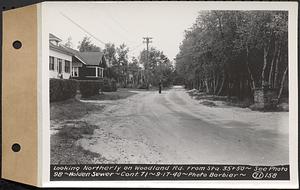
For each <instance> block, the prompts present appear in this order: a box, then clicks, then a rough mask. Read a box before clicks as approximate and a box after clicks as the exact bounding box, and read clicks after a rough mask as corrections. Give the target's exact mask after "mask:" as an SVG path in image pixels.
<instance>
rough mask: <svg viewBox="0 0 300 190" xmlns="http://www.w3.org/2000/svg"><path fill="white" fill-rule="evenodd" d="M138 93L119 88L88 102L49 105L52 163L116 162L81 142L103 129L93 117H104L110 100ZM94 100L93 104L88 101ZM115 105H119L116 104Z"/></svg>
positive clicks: (64, 102)
mask: <svg viewBox="0 0 300 190" xmlns="http://www.w3.org/2000/svg"><path fill="white" fill-rule="evenodd" d="M135 94H137V93H136V92H133V91H132V90H130V89H119V90H118V91H116V92H103V93H102V94H100V95H96V96H93V97H90V98H87V99H80V97H77V98H76V99H69V100H66V101H61V102H53V103H51V104H50V118H51V119H50V120H51V121H50V123H51V126H50V130H51V164H85V163H94V162H95V160H96V161H97V162H101V163H113V161H111V160H107V159H105V158H104V157H102V155H100V154H98V153H94V152H91V151H88V150H85V149H83V148H82V147H81V146H80V145H79V144H78V140H80V139H86V138H87V139H89V138H91V136H92V135H93V134H94V131H95V130H101V127H102V126H99V125H95V122H94V121H92V120H90V119H89V116H90V115H101V114H102V112H103V111H104V109H105V107H106V106H108V105H107V104H105V102H106V101H107V100H111V101H113V102H115V101H118V100H121V99H126V98H128V97H130V96H132V95H135ZM89 100H91V101H89ZM115 103H116V102H115Z"/></svg>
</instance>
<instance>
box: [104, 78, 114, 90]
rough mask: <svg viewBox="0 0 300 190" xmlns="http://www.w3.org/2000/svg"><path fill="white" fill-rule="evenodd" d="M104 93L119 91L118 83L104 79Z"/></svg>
mask: <svg viewBox="0 0 300 190" xmlns="http://www.w3.org/2000/svg"><path fill="white" fill-rule="evenodd" d="M103 83H104V84H103V88H102V91H103V92H115V91H117V83H116V81H115V80H114V79H107V78H105V79H103Z"/></svg>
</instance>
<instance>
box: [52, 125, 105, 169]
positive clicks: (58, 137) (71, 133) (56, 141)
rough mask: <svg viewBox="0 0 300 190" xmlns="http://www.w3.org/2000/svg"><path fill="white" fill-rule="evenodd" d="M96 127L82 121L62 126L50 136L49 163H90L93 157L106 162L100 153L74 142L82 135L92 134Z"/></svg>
mask: <svg viewBox="0 0 300 190" xmlns="http://www.w3.org/2000/svg"><path fill="white" fill-rule="evenodd" d="M96 128H97V126H95V125H90V124H88V123H87V122H82V121H81V122H75V123H74V125H65V126H63V127H62V128H61V130H59V132H57V133H56V134H54V135H52V136H51V156H50V158H51V164H91V163H92V162H93V160H95V158H96V159H97V160H98V161H101V160H102V161H103V163H104V162H107V160H106V159H105V158H104V157H102V156H101V155H100V154H98V153H94V152H91V151H88V150H85V149H83V148H82V147H81V146H78V145H77V144H76V141H77V140H79V139H80V138H82V137H83V136H84V135H92V134H93V133H94V130H95V129H96Z"/></svg>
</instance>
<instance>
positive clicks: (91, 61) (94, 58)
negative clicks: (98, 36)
mask: <svg viewBox="0 0 300 190" xmlns="http://www.w3.org/2000/svg"><path fill="white" fill-rule="evenodd" d="M79 55H80V57H82V58H83V59H84V60H85V62H86V65H99V63H100V62H102V57H103V55H104V54H103V53H102V52H79Z"/></svg>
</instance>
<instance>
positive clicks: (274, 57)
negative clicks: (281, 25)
mask: <svg viewBox="0 0 300 190" xmlns="http://www.w3.org/2000/svg"><path fill="white" fill-rule="evenodd" d="M278 51H280V47H279V49H278ZM276 55H277V43H276V42H275V50H274V55H273V58H272V61H271V67H270V72H269V82H268V84H269V86H270V87H273V82H272V77H273V68H274V62H275V59H276Z"/></svg>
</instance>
